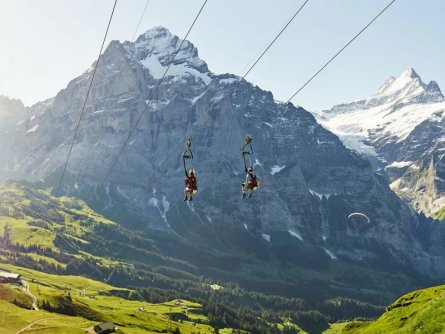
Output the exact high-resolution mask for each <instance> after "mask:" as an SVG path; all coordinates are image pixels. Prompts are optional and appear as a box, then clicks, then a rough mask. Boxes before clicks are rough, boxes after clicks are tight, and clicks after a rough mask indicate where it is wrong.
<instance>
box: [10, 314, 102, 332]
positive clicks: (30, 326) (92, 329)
mask: <svg viewBox="0 0 445 334" xmlns="http://www.w3.org/2000/svg"><path fill="white" fill-rule="evenodd" d="M46 320H63V318H43V319H38V320H36V321H33V322H31V323H30V324H29V325H28V326H26V327H23V328H22V329H19V330H18V331H17V332H16V333H15V334H22V333H24V332H26V331H28V330H31V329H32V326H34V325H35V324H37V323H39V322H42V321H46ZM69 328H77V329H80V330H82V331H84V332H85V333H86V334H96V332H95V331H94V328H93V327H89V328H82V327H69Z"/></svg>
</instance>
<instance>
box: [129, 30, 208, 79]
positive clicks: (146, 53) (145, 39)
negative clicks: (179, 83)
mask: <svg viewBox="0 0 445 334" xmlns="http://www.w3.org/2000/svg"><path fill="white" fill-rule="evenodd" d="M181 43H183V44H182V47H181V49H180V51H179V52H178V54H177V55H176V57H175V58H174V62H173V63H172V64H171V65H170V67H169V64H170V62H171V60H172V58H173V57H174V55H175V52H176V50H177V49H178V48H179V47H180V46H181ZM124 47H125V48H126V50H127V52H128V53H127V56H128V57H129V58H130V59H134V60H137V61H139V62H140V63H141V64H142V65H143V66H144V67H145V68H146V69H148V71H149V73H150V74H151V76H152V77H153V78H155V79H161V78H162V76H163V75H164V74H165V73H166V71H167V68H168V72H167V76H174V77H178V76H179V77H180V76H183V75H191V76H195V77H197V78H199V79H200V80H202V82H203V83H204V84H206V85H207V84H209V83H210V81H211V77H210V72H209V70H208V68H207V64H206V63H205V62H204V61H203V60H201V59H200V58H199V56H198V50H197V49H196V47H195V46H194V45H193V44H192V43H190V42H189V41H183V40H181V39H179V38H178V37H177V36H175V35H172V34H171V32H170V31H169V30H168V29H166V28H164V27H155V28H153V29H150V30H148V31H147V32H145V33H144V34H142V35H141V36H139V38H138V39H137V40H136V42H135V43H131V42H125V43H124Z"/></svg>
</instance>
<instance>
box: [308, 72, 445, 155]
mask: <svg viewBox="0 0 445 334" xmlns="http://www.w3.org/2000/svg"><path fill="white" fill-rule="evenodd" d="M443 110H445V100H444V97H443V95H442V93H441V91H440V89H439V87H438V85H437V83H435V82H434V81H431V82H430V83H429V84H425V83H424V82H423V81H422V79H421V78H420V77H419V76H418V74H417V73H416V72H415V71H414V70H413V69H408V70H406V71H404V72H403V73H402V74H401V75H400V76H399V77H397V78H395V77H391V78H389V79H388V80H387V81H386V82H385V83H384V84H383V86H382V87H380V89H378V90H377V92H376V93H375V94H374V95H373V96H372V97H370V98H368V99H366V100H360V101H356V102H352V103H347V104H341V105H337V106H334V107H333V108H332V109H331V110H326V111H322V112H318V113H315V116H316V118H317V119H318V121H319V122H320V123H321V124H322V125H324V126H325V127H327V128H328V129H330V130H331V131H332V132H334V133H336V134H337V135H338V136H339V137H340V138H341V139H342V141H343V143H344V144H345V145H346V146H347V147H349V148H350V149H353V150H356V151H358V152H361V153H363V154H366V155H371V156H377V155H378V153H380V152H379V150H380V148H381V147H382V146H383V145H385V144H397V143H400V142H402V141H403V140H405V139H406V138H407V137H408V136H409V134H410V133H411V132H412V131H413V130H414V128H415V127H416V126H417V125H419V124H420V123H422V122H424V121H425V120H427V119H438V118H442V117H443V116H442V114H441V112H442V111H443ZM385 159H387V157H385Z"/></svg>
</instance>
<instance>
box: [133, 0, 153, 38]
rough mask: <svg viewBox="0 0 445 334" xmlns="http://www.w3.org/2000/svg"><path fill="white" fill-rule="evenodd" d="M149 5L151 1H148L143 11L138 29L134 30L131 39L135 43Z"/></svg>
mask: <svg viewBox="0 0 445 334" xmlns="http://www.w3.org/2000/svg"><path fill="white" fill-rule="evenodd" d="M149 3H150V0H147V2H146V3H145V7H144V10H143V11H142V14H141V17H140V18H139V22H138V25H137V26H136V29H135V30H134V33H133V37H132V38H131V40H132V41H133V42H134V38H135V37H136V34H137V32H138V30H139V26H140V25H141V22H142V19H143V18H144V15H145V11H146V10H147V7H148V4H149Z"/></svg>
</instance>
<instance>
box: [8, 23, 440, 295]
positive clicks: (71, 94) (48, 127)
mask: <svg viewBox="0 0 445 334" xmlns="http://www.w3.org/2000/svg"><path fill="white" fill-rule="evenodd" d="M180 43H181V40H180V39H179V38H178V37H176V36H174V35H172V34H171V33H170V32H169V31H168V30H167V29H165V28H162V27H157V28H153V29H151V30H149V31H147V32H146V33H144V34H143V35H141V36H139V38H138V39H137V40H136V42H135V43H131V42H123V43H121V42H119V41H113V42H111V43H110V45H109V46H108V48H107V49H106V51H105V52H104V54H103V56H102V60H101V62H100V65H99V68H98V70H97V74H96V78H95V80H94V84H93V87H92V93H91V98H90V99H89V101H88V103H87V106H86V112H85V117H84V119H83V120H82V123H81V125H80V129H79V134H78V137H77V140H76V142H75V146H74V150H73V153H72V155H71V159H70V161H69V164H68V169H67V176H66V177H65V179H64V183H63V185H62V192H63V193H64V194H66V195H70V196H74V197H79V198H82V199H84V200H85V201H86V202H87V203H88V204H89V205H91V206H92V207H93V208H94V209H95V210H97V211H99V212H100V213H102V214H104V215H106V216H107V217H109V218H112V219H114V220H116V221H118V222H119V223H121V224H122V225H124V226H125V227H126V228H131V229H133V230H138V231H142V232H144V233H146V234H149V235H150V237H151V238H153V239H154V240H155V241H156V242H157V243H156V246H157V247H158V249H160V251H161V252H163V253H164V254H167V255H168V256H174V257H176V258H181V259H186V260H187V261H190V262H192V263H194V264H196V265H199V266H201V268H205V272H206V273H212V274H215V272H218V273H219V274H220V275H222V273H221V272H220V271H218V270H222V269H224V270H229V271H231V274H230V275H228V276H227V277H230V279H233V280H235V279H236V280H239V281H242V278H240V277H243V275H247V274H249V275H252V276H255V277H256V279H258V281H266V280H270V281H273V280H274V279H278V277H280V279H282V277H283V276H284V277H286V284H291V285H292V284H294V285H293V286H295V284H300V286H301V284H302V283H301V282H305V283H307V282H311V281H313V280H314V279H315V278H314V277H316V275H314V274H313V272H329V273H330V275H332V277H335V278H333V280H335V281H336V283H338V284H339V285H332V286H331V285H330V284H327V285H326V286H327V287H326V289H337V290H338V291H340V290H341V289H343V288H339V286H340V285H342V284H346V283H345V282H344V281H343V278H344V277H343V276H342V275H343V274H344V275H345V276H348V270H345V271H344V272H343V271H342V272H343V273H342V274H339V272H340V269H341V270H343V269H342V268H344V267H342V266H346V265H351V264H352V265H354V266H356V267H357V268H362V269H366V270H369V268H372V270H373V271H378V272H384V273H385V275H386V274H388V275H393V274H394V275H398V274H399V273H403V275H407V276H409V277H410V279H412V280H416V279H418V277H419V276H421V277H424V278H428V279H438V278H443V277H445V259H444V258H443V256H442V255H443V252H444V251H445V249H444V246H443V245H444V240H443V238H442V239H441V234H439V233H437V231H439V228H441V227H440V226H438V225H434V224H424V225H421V226H419V225H418V220H417V217H416V216H415V215H414V214H413V213H412V212H411V210H410V208H409V207H408V206H407V205H405V203H404V202H403V201H401V200H400V199H399V198H398V197H397V196H396V195H395V194H394V193H393V192H392V191H391V189H390V188H389V186H388V184H387V183H386V180H385V179H384V178H383V177H381V176H380V175H379V174H376V173H375V172H374V171H373V168H372V166H371V164H370V163H369V161H368V160H366V159H364V158H363V157H361V156H360V155H359V154H357V153H355V152H353V151H351V150H349V149H347V148H346V147H345V146H344V145H343V144H342V142H341V141H340V140H339V138H338V137H337V136H336V135H334V134H333V133H331V132H330V131H328V130H326V129H324V128H323V127H322V126H321V125H319V124H318V123H317V122H316V120H315V118H314V116H313V115H312V114H310V113H309V112H307V111H306V110H304V109H303V108H301V107H298V108H297V107H294V106H293V105H292V104H282V103H276V102H275V101H274V99H273V95H272V93H270V92H267V91H263V90H261V89H260V88H259V87H257V86H254V85H252V84H251V83H249V82H247V81H245V80H242V79H241V78H239V77H236V76H234V75H230V74H223V75H216V74H214V73H212V72H211V71H210V70H209V69H208V67H207V65H206V63H205V62H204V61H203V60H201V59H200V58H199V57H198V51H197V49H196V48H195V46H194V45H193V44H191V43H190V42H188V41H186V42H185V43H184V45H183V48H182V49H181V51H180V52H179V53H178V56H177V57H176V59H175V60H174V61H173V64H172V66H171V68H170V70H169V72H168V75H167V77H166V79H165V80H164V81H163V82H162V84H161V85H160V88H159V90H158V91H155V87H156V86H157V84H158V83H159V80H160V78H161V76H162V74H163V71H165V69H166V68H167V66H168V64H169V62H170V61H171V60H172V55H173V54H174V51H175V50H176V49H177V47H179V45H180ZM91 70H92V68H90V69H88V70H87V71H86V72H84V73H83V74H81V75H80V76H79V77H77V78H75V79H73V80H72V81H71V82H70V83H69V84H68V86H67V87H66V88H65V89H63V90H61V91H60V92H59V93H58V94H57V95H56V96H55V97H54V98H52V99H49V100H46V101H43V102H40V103H38V104H36V105H34V106H32V107H30V108H26V110H25V111H24V115H23V113H20V115H21V118H20V119H19V120H17V121H15V120H14V122H13V123H12V124H14V125H13V126H12V127H11V128H8V129H7V130H5V129H4V130H3V131H9V134H10V135H8V136H6V140H5V142H4V144H3V145H4V148H5V153H4V155H3V157H5V161H4V162H2V163H1V165H0V166H1V168H2V169H1V175H2V177H3V178H12V179H26V180H29V181H44V184H45V186H47V185H50V186H56V185H57V183H58V181H59V179H60V175H61V170H62V168H63V165H64V163H65V159H66V157H67V154H68V149H69V146H70V143H71V141H72V135H73V131H74V128H75V126H76V124H77V120H78V117H79V113H80V110H81V108H82V104H83V102H84V98H85V96H86V91H87V87H88V83H89V80H90V79H91V75H92V71H91ZM413 73H414V72H413ZM413 73H411V74H408V77H411V76H414V74H413ZM413 80H417V82H418V88H416V87H414V86H413V87H412V89H410V90H409V91H415V92H417V90H419V93H418V95H416V96H419V97H418V100H416V101H418V102H417V103H420V102H419V101H421V100H422V98H421V96H428V97H429V98H431V101H437V102H438V101H439V99H440V96H441V95H440V91H437V89H436V88H434V84H430V85H427V86H425V85H424V84H423V83H421V81H420V80H418V79H413ZM396 83H397V80H393V84H394V85H395V84H396ZM397 85H398V84H397ZM388 87H389V86H388ZM420 90H423V91H424V94H423V93H422V94H423V95H422V94H421V92H420ZM398 91H399V90H397V91H395V93H394V92H393V89H392V88H385V89H383V90H381V92H380V93H379V94H380V95H379V96H380V97H379V98H375V99H374V100H373V101H374V102H370V105H377V104H378V103H380V102H382V103H383V102H385V103H387V102H388V101H390V100H391V98H390V97H389V95H388V94H389V93H390V92H391V95H392V96H396V95H397V94H398V93H397V92H398ZM154 93H155V95H154V98H153V100H150V99H151V97H152V95H153V94H154ZM416 94H417V93H416ZM442 98H443V97H442ZM394 99H396V98H395V97H394ZM414 100H415V97H414V95H413V98H412V100H410V99H409V100H406V101H405V100H404V99H401V100H397V101H398V102H397V103H398V105H399V107H398V108H401V110H403V108H404V105H403V103H405V104H406V103H409V102H410V101H414ZM379 101H380V102H379ZM388 103H389V102H388ZM394 103H395V102H394ZM357 105H360V106H361V105H362V104H360V103H358V102H357ZM146 106H147V112H146V113H145V115H144V116H143V118H142V122H141V123H140V125H139V127H138V129H137V131H136V133H135V135H134V136H133V137H132V138H131V141H130V142H129V145H128V147H127V149H126V150H125V151H124V153H123V155H122V156H121V157H120V159H119V160H118V163H117V164H116V166H115V168H114V169H113V171H112V173H111V174H110V175H109V177H108V178H107V179H106V182H105V184H103V183H102V179H103V177H104V174H105V173H106V172H107V171H108V168H109V167H110V166H111V164H112V161H113V160H114V158H115V157H116V155H117V154H118V152H119V150H120V148H121V147H122V145H123V143H124V142H125V140H126V138H127V137H128V134H129V133H130V130H131V128H132V127H133V126H134V124H135V122H136V120H137V118H138V116H139V114H140V113H141V112H142V111H143V110H144V109H145V107H146ZM398 108H396V110H399V109H398ZM345 109H347V108H346V107H345ZM332 113H333V114H335V112H332ZM0 114H1V112H0ZM328 114H329V113H328ZM9 122H10V123H8V124H11V122H12V121H9ZM247 133H250V134H252V135H253V138H254V143H253V146H254V150H255V151H254V153H255V155H254V156H253V158H252V164H253V165H254V167H255V170H256V172H257V174H258V175H259V176H260V177H261V179H262V180H263V184H264V185H263V187H262V189H261V190H260V191H258V192H256V193H255V194H254V196H253V198H251V199H246V200H241V199H240V185H241V181H242V179H243V178H244V166H243V163H242V158H241V155H240V152H239V148H240V146H241V145H242V143H243V139H244V136H245V134H247ZM190 136H191V137H192V138H193V139H194V147H193V148H194V150H193V153H194V156H195V159H194V167H195V168H196V170H197V175H198V180H199V185H198V187H199V193H198V195H197V196H196V197H195V199H194V201H193V204H192V203H184V202H183V201H182V195H183V193H182V192H183V182H184V181H183V178H184V171H183V167H182V160H181V153H182V149H183V146H184V144H185V141H186V139H187V138H189V137H190ZM403 136H404V134H403V133H399V137H400V138H405V137H403ZM397 143H398V142H397V140H396V139H393V140H392V141H387V145H388V147H390V146H391V145H392V144H394V145H396V144H397ZM396 146H397V145H396ZM353 212H360V213H364V214H366V215H367V216H368V217H369V218H370V224H367V225H363V226H361V225H360V226H357V224H358V223H357V224H355V225H354V223H353V222H351V220H350V219H348V216H349V215H350V214H351V213H353ZM166 240H167V241H166ZM171 240H174V241H171ZM184 245H186V246H187V247H183V246H184ZM180 247H183V248H180ZM246 254H247V255H246ZM206 256H207V258H206ZM252 256H254V257H257V258H260V259H261V260H262V261H266V260H268V259H269V258H268V257H271V258H273V259H274V260H276V261H282V262H281V263H282V265H283V266H284V268H285V264H287V265H289V266H291V268H295V267H298V268H304V270H308V271H311V274H307V275H306V276H304V275H301V276H299V275H295V272H293V273H294V274H292V270H293V269H283V271H284V272H285V273H281V271H274V270H272V271H271V270H268V269H267V267H261V269H258V267H255V266H254V265H253V264H252V263H253V262H252V258H251V257H252ZM203 258H205V261H203ZM215 259H218V261H217V260H215ZM227 259H230V261H229V260H227ZM308 259H309V260H308ZM271 261H272V260H271ZM266 262H267V261H266ZM413 272H415V273H416V274H413ZM258 273H260V274H258ZM355 275H357V277H360V278H363V279H364V277H366V279H369V280H370V282H368V283H369V285H370V286H372V287H373V288H376V286H379V285H380V284H381V282H379V279H378V277H377V275H376V276H375V277H368V276H370V275H369V271H366V273H365V272H360V273H355ZM244 277H245V276H244ZM330 277H331V276H330ZM357 277H356V279H350V277H349V278H347V279H348V282H349V283H347V284H350V285H348V288H350V287H351V286H356V285H357V284H360V283H359V281H360V279H357ZM317 284H318V283H317ZM317 286H319V284H318V285H317ZM337 290H335V291H337ZM336 293H337V292H336Z"/></svg>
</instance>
